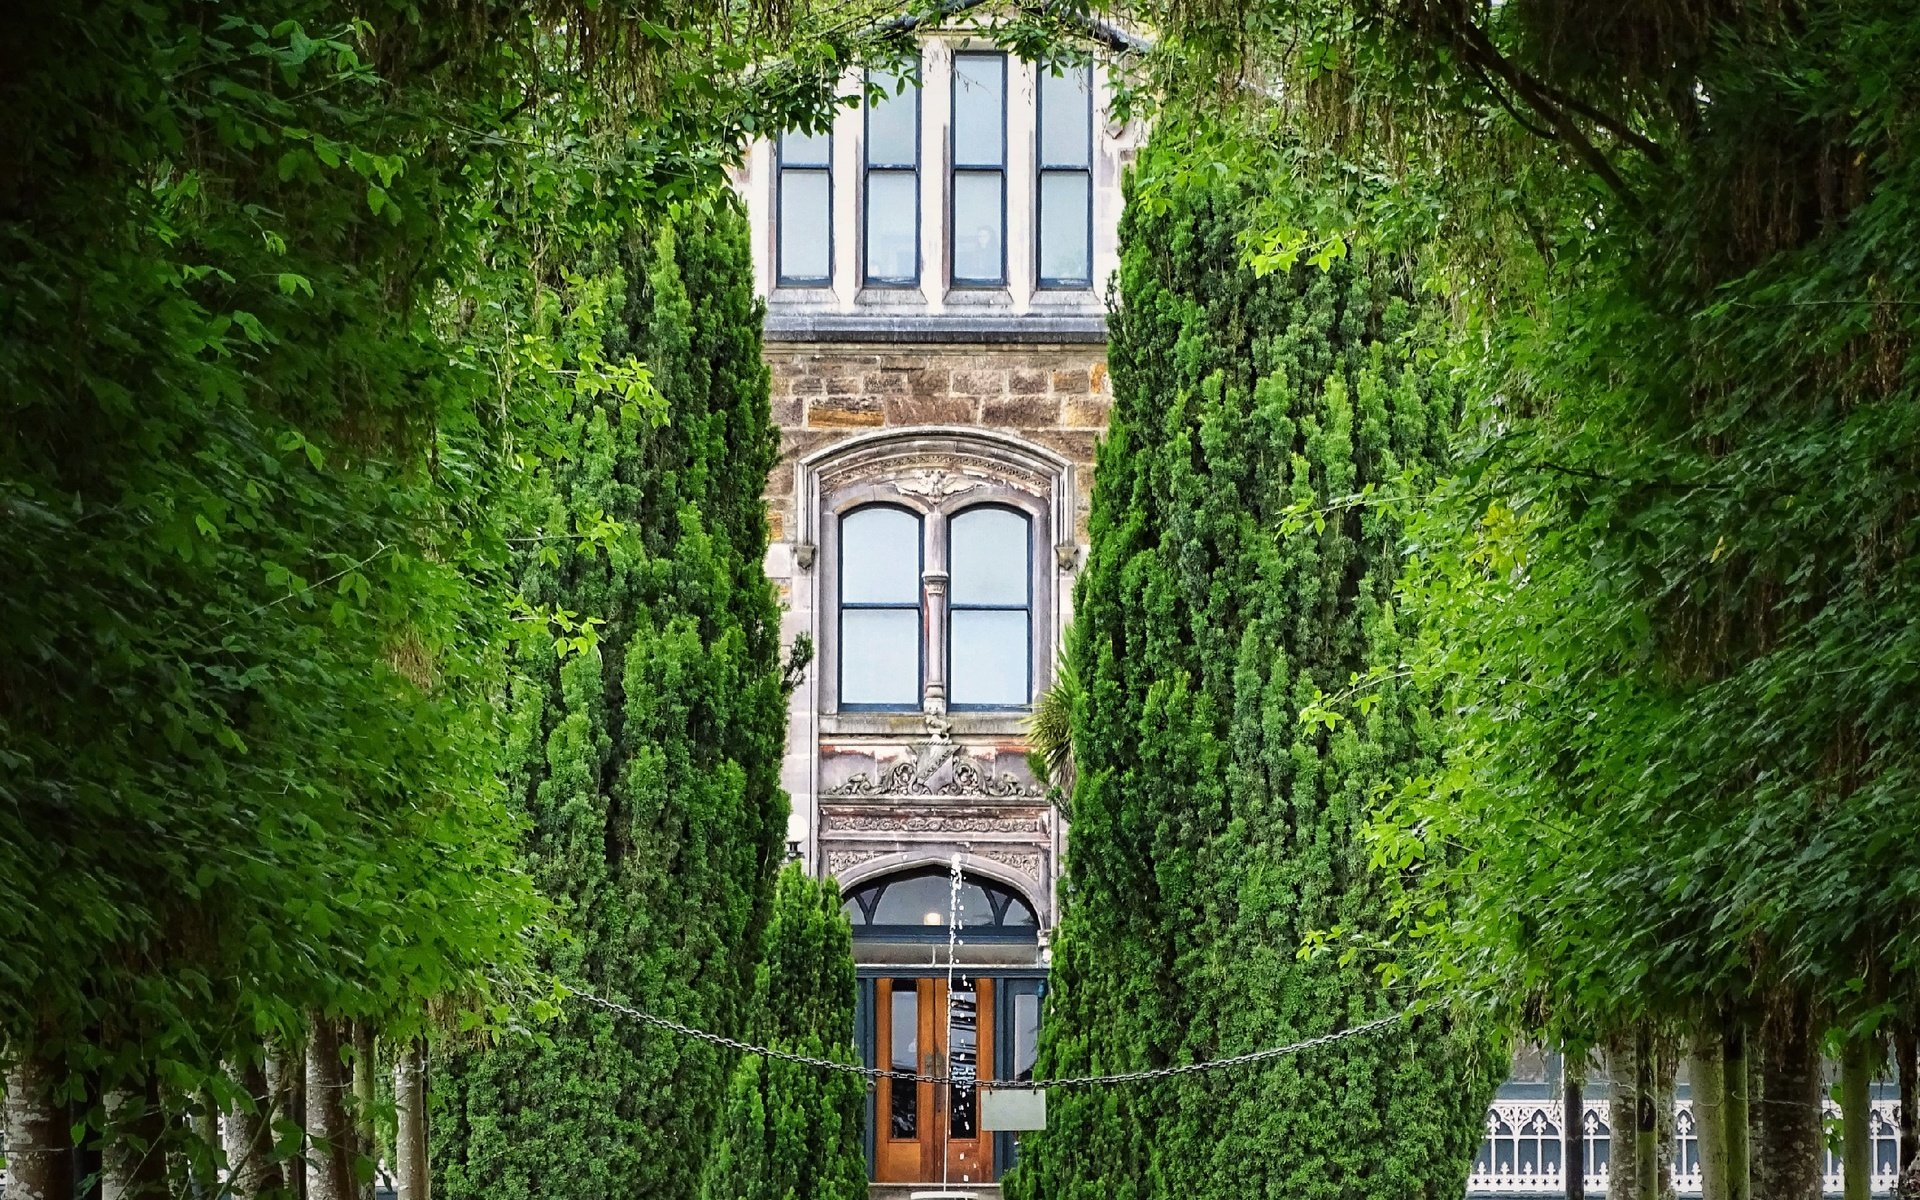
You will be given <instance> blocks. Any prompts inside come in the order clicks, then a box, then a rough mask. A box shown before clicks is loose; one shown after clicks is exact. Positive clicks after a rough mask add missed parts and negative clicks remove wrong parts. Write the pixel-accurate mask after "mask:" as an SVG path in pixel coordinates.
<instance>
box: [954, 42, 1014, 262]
mask: <svg viewBox="0 0 1920 1200" xmlns="http://www.w3.org/2000/svg"><path fill="white" fill-rule="evenodd" d="M969 58H978V59H995V60H998V62H999V64H1000V138H999V142H1000V160H999V162H998V163H997V164H984V163H973V162H965V163H963V162H961V161H960V120H959V113H960V61H961V60H962V59H969ZM1011 70H1012V62H1011V59H1010V58H1009V56H1008V55H1007V53H1006V51H1004V50H955V51H954V52H953V62H952V66H951V68H950V70H949V72H948V80H947V92H948V109H947V284H948V286H949V287H954V288H989V289H992V288H1005V287H1006V286H1007V191H1008V187H1007V184H1008V179H1007V172H1008V166H1009V164H1008V161H1007V160H1008V155H1009V151H1010V149H1011V147H1010V146H1009V143H1008V136H1007V116H1008V114H1007V103H1008V99H1009V96H1010V94H1011V92H1010V87H1009V78H1008V76H1009V74H1010V72H1011ZM962 175H997V176H998V177H999V179H1000V273H999V274H998V275H997V276H994V277H992V278H973V277H971V276H962V275H961V274H960V270H959V262H960V254H959V237H960V225H959V221H958V220H957V215H958V212H959V195H960V187H959V181H960V176H962Z"/></svg>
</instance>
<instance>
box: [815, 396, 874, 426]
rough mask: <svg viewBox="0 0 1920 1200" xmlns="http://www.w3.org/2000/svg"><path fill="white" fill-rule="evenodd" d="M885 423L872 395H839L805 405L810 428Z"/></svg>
mask: <svg viewBox="0 0 1920 1200" xmlns="http://www.w3.org/2000/svg"><path fill="white" fill-rule="evenodd" d="M885 423H886V417H885V415H884V414H883V413H882V412H881V409H880V401H879V400H877V399H875V398H874V397H872V396H840V397H834V398H831V399H827V400H817V401H815V402H813V403H812V404H809V405H807V426H808V427H809V428H811V429H860V428H864V427H869V426H874V425H882V424H885Z"/></svg>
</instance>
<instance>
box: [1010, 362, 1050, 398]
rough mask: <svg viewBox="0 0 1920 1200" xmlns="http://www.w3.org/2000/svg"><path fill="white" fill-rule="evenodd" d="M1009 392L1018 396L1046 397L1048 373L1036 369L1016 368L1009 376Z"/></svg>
mask: <svg viewBox="0 0 1920 1200" xmlns="http://www.w3.org/2000/svg"><path fill="white" fill-rule="evenodd" d="M1007 390H1008V391H1010V392H1012V393H1013V394H1014V395H1016V396H1044V395H1045V394H1046V391H1047V373H1046V372H1045V371H1042V370H1039V369H1037V368H1034V367H1015V368H1014V369H1013V370H1012V371H1011V372H1010V373H1009V374H1008V375H1007Z"/></svg>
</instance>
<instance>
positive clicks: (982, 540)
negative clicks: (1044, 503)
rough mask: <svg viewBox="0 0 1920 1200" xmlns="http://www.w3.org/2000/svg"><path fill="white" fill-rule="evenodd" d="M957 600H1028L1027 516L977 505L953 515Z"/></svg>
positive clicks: (1012, 602) (979, 601)
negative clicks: (977, 506)
mask: <svg viewBox="0 0 1920 1200" xmlns="http://www.w3.org/2000/svg"><path fill="white" fill-rule="evenodd" d="M949 528H950V529H951V530H952V538H953V545H952V574H953V590H952V595H953V602H954V603H955V604H1025V603H1026V602H1027V586H1028V581H1027V519H1026V518H1025V517H1023V516H1021V515H1020V514H1019V513H1016V512H1009V511H1008V510H1007V509H1004V508H973V509H968V510H967V511H966V512H963V513H961V514H960V515H959V516H957V517H955V518H954V519H953V524H952V525H951V526H950V527H949Z"/></svg>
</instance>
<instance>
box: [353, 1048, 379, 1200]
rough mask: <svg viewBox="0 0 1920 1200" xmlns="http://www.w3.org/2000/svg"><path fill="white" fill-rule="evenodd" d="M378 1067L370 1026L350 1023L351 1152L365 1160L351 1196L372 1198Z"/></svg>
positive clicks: (376, 1145) (376, 1149) (376, 1151)
mask: <svg viewBox="0 0 1920 1200" xmlns="http://www.w3.org/2000/svg"><path fill="white" fill-rule="evenodd" d="M378 1069H379V1064H378V1062H377V1061H375V1059H374V1051H373V1027H372V1026H371V1025H368V1024H367V1023H366V1022H365V1021H355V1022H354V1023H353V1152H354V1153H355V1154H357V1155H359V1156H361V1157H362V1158H364V1159H365V1160H366V1161H365V1162H363V1163H360V1164H358V1165H357V1166H356V1168H355V1172H356V1173H355V1177H354V1195H355V1196H356V1197H358V1198H359V1200H374V1167H375V1165H376V1164H377V1163H379V1161H380V1146H379V1139H378V1137H377V1136H376V1135H375V1132H374V1127H373V1104H374V1095H373V1073H374V1072H375V1071H376V1070H378Z"/></svg>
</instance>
